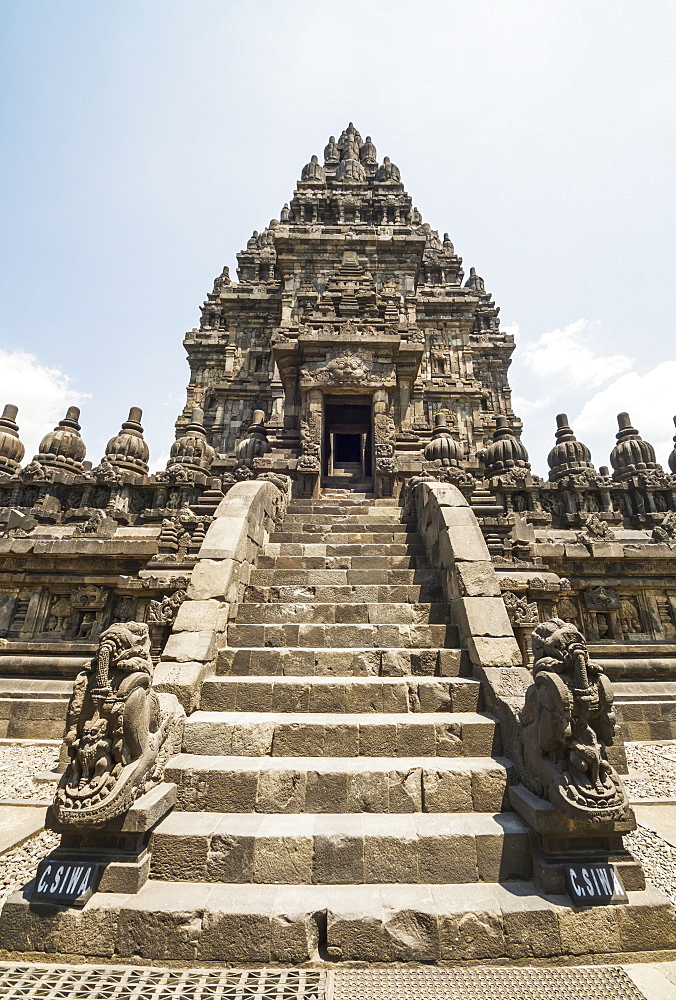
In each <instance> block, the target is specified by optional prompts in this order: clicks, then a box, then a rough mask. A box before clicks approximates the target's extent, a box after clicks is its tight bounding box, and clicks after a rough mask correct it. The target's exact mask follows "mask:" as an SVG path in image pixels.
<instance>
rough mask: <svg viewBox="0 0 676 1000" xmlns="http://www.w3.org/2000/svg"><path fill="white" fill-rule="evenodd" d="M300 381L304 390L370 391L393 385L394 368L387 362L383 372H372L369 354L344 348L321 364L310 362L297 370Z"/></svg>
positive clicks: (371, 358) (372, 365) (372, 361)
mask: <svg viewBox="0 0 676 1000" xmlns="http://www.w3.org/2000/svg"><path fill="white" fill-rule="evenodd" d="M300 382H301V385H302V386H304V387H310V386H324V385H325V386H334V385H359V386H368V387H370V388H374V387H375V388H380V387H383V386H394V385H396V373H395V370H394V365H393V364H392V363H391V362H387V370H386V371H377V370H374V360H373V355H372V353H371V352H366V351H363V352H362V351H355V350H352V349H351V348H349V347H348V348H345V349H344V350H343V351H341V353H340V354H337V355H336V356H335V357H333V358H331V359H330V360H329V361H325V362H318V363H317V362H310V363H308V364H306V365H303V367H302V368H301V369H300Z"/></svg>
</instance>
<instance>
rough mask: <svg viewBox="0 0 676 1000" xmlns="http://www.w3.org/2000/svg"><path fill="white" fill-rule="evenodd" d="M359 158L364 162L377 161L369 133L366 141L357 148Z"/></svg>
mask: <svg viewBox="0 0 676 1000" xmlns="http://www.w3.org/2000/svg"><path fill="white" fill-rule="evenodd" d="M359 159H360V160H361V162H362V163H365V164H366V163H377V162H378V154H377V151H376V147H375V146H374V145H373V142H372V141H371V136H370V135H367V136H366V142H365V143H364V145H363V146H362V147H361V149H360V150H359Z"/></svg>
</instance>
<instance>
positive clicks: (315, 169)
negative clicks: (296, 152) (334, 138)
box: [300, 156, 326, 184]
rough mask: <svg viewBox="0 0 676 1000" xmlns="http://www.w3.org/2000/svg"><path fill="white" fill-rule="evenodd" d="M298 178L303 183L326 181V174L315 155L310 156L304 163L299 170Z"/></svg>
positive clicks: (323, 182)
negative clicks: (307, 161)
mask: <svg viewBox="0 0 676 1000" xmlns="http://www.w3.org/2000/svg"><path fill="white" fill-rule="evenodd" d="M300 179H301V181H304V182H305V183H312V184H325V183H326V174H325V173H324V167H323V166H322V165H321V163H320V162H319V160H318V159H317V157H316V156H313V157H311V159H310V162H309V163H306V164H305V166H304V167H303V169H302V171H301V175H300Z"/></svg>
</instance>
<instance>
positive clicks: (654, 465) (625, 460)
mask: <svg viewBox="0 0 676 1000" xmlns="http://www.w3.org/2000/svg"><path fill="white" fill-rule="evenodd" d="M617 424H618V427H619V428H620V429H619V430H618V432H617V434H616V437H617V444H616V445H615V447H614V448H613V450H612V451H611V453H610V464H611V465H612V467H613V469H614V470H615V471H614V472H613V479H619V480H623V479H631V477H632V476H635V475H637V474H638V473H641V472H649V471H651V470H654V471H658V472H661V471H662V466H661V465H660V464H659V463H658V462H657V461H656V460H655V449H654V448H653V446H652V445H651V444H649V443H648V442H647V441H644V440H643V438H642V437H641V435H640V434H639V432H638V431H637V430H636V428H635V427H632V426H631V419H630V417H629V414H628V413H618V415H617Z"/></svg>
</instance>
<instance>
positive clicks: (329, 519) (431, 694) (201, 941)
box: [5, 490, 673, 964]
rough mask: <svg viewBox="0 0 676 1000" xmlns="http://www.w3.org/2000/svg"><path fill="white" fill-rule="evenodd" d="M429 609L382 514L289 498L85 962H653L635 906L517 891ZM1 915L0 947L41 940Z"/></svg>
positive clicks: (466, 685)
mask: <svg viewBox="0 0 676 1000" xmlns="http://www.w3.org/2000/svg"><path fill="white" fill-rule="evenodd" d="M447 614H448V606H447V605H446V604H445V603H443V601H442V595H441V592H440V589H439V587H438V584H437V580H436V578H435V573H434V571H433V570H432V569H431V568H430V566H429V564H428V563H427V561H426V558H425V551H424V547H423V545H422V542H421V539H420V537H419V535H418V534H417V533H416V531H415V526H414V525H413V524H412V523H410V522H407V521H406V520H405V519H404V518H402V515H401V511H400V509H399V508H398V507H397V506H396V505H395V502H394V501H390V500H373V499H370V498H368V497H366V496H359V495H355V494H354V493H348V492H347V491H345V492H344V493H341V492H339V491H337V490H336V491H334V492H333V494H332V495H330V496H325V497H324V498H322V499H321V500H314V501H299V500H298V501H292V503H291V504H290V506H289V509H288V513H287V515H286V517H285V519H284V521H283V523H282V525H281V527H280V528H279V530H278V531H276V532H275V533H274V534H273V535H271V536H270V539H269V542H268V543H267V545H266V547H265V549H264V553H263V554H262V555H260V556H259V557H258V561H257V565H256V568H255V569H254V571H253V574H252V576H251V579H250V583H249V586H248V589H247V591H246V594H245V599H244V602H243V603H241V604H240V605H239V607H238V611H237V616H236V619H235V620H234V621H232V622H231V623H230V624H229V625H228V635H227V639H228V645H227V647H226V648H224V649H221V650H220V652H219V653H218V656H217V659H216V662H215V673H214V674H213V676H211V677H209V678H207V680H206V681H205V682H204V684H203V687H202V694H201V706H200V710H199V711H196V712H193V713H192V714H191V715H190V716H189V718H188V720H187V725H186V732H185V742H184V747H183V750H184V752H183V753H181V754H180V755H179V756H177V757H174V758H173V759H172V760H171V761H170V762H169V765H168V768H167V772H166V780H167V781H173V782H175V783H176V785H177V802H176V808H175V810H174V811H173V812H172V813H171V814H170V815H168V816H167V817H166V818H165V819H164V820H162V821H161V822H160V823H159V825H158V826H157V828H156V830H155V832H154V834H153V838H152V868H151V878H150V879H149V881H148V882H147V883H146V884H145V886H143V888H142V889H141V890H140V891H139V892H138V893H135V894H133V895H129V896H122V895H118V894H113V893H97V894H96V895H95V896H94V897H92V899H91V900H90V902H89V903H88V904H87V907H86V909H85V911H83V913H84V914H86V915H87V917H86V920H87V928H88V934H87V943H88V948H89V950H88V951H86V952H85V954H88V955H93V954H95V955H108V954H114V955H116V956H119V957H120V958H125V957H132V956H133V957H135V958H141V959H152V960H154V961H164V960H168V959H171V960H175V961H194V960H197V961H205V962H213V961H219V962H230V963H243V964H246V963H252V964H260V963H269V962H273V963H274V962H279V963H286V964H292V963H302V962H307V961H316V960H320V959H324V960H334V961H339V960H345V961H369V962H388V961H423V962H434V961H447V960H450V961H458V960H477V959H485V958H490V959H497V958H503V957H509V958H529V957H544V956H552V955H561V954H575V955H581V954H589V953H596V954H600V953H603V954H610V953H616V952H626V951H637V950H653V949H656V948H663V947H671V946H673V941H672V938H673V934H672V930H671V922H670V918H669V917H668V916H667V917H665V908H668V903H667V901H666V899H665V897H662V896H656V895H655V894H654V893H653V892H652V891H650V890H649V891H642V892H630V893H629V896H630V900H631V906H629V907H621V906H614V907H613V906H611V907H597V908H595V909H594V910H593V911H589V910H581V911H580V910H577V911H576V910H574V909H573V907H571V906H570V904H569V903H568V902H567V900H566V898H565V897H562V896H545V895H543V894H542V893H541V892H540V891H539V890H538V889H537V888H536V887H535V885H534V884H533V882H532V881H531V875H532V861H531V840H530V837H531V834H530V831H529V828H528V827H527V825H526V824H525V823H524V822H523V821H522V820H521V819H520V818H519V817H518V816H517V815H516V814H515V813H513V812H510V811H508V810H507V805H506V803H507V787H508V782H509V780H510V773H511V767H510V764H509V762H508V761H507V760H506V759H505V758H502V757H501V756H500V751H501V746H500V732H499V726H498V724H497V723H496V721H495V720H494V719H493V718H492V717H491V716H489V715H488V714H486V713H485V712H484V711H483V710H482V709H483V705H482V692H481V686H480V684H479V683H478V682H477V681H476V680H474V679H473V678H472V677H471V676H469V667H468V663H467V659H466V654H465V653H464V652H463V651H461V650H460V649H459V648H458V639H457V632H456V629H455V627H454V625H453V624H452V623H451V622H449V621H448V618H447ZM15 912H16V917H15V920H14V923H15V924H16V935H17V940H21V939H22V937H21V936H22V935H23V937H24V938H25V937H26V935H28V936H29V937H30V936H31V935H34V934H38V933H42V934H43V935H44V931H43V929H41V928H39V925H36V924H34V923H30V919H29V917H28V915H27V914H26V912H25V911H24V910H21V909H20V908H18V907H17V909H16V911H15ZM14 923H13V924H12V931H11V933H14V930H13V927H14ZM64 926H65V927H66V930H64V931H63V932H62V933H63V934H64V935H66V936H67V934H68V933H70V932H68V927H69V926H70V925H64ZM79 926H80V925H79V924H77V922H76V924H73V929H72V933H73V934H76V933H79V932H77V927H79ZM83 926H84V925H83ZM32 928H37V929H35V930H33V929H32ZM59 933H61V932H59ZM8 934H10V931H6V932H5V938H7V935H8ZM10 936H11V934H10ZM60 941H61V939H59V942H60ZM7 946H8V945H7V944H5V947H7ZM22 947H25V945H23V946H22ZM56 950H65V951H68V950H71V951H72V950H75V949H74V948H70V949H69V948H64V947H63V944H58V942H57V947H56Z"/></svg>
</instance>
